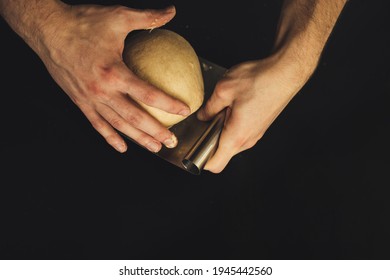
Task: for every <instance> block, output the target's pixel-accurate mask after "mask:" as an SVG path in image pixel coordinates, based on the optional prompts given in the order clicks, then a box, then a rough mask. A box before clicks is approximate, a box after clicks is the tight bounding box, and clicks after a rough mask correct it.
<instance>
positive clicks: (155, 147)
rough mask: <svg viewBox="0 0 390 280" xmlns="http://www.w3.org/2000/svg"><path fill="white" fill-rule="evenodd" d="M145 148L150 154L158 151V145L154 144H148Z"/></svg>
mask: <svg viewBox="0 0 390 280" xmlns="http://www.w3.org/2000/svg"><path fill="white" fill-rule="evenodd" d="M146 148H147V149H148V150H149V151H151V152H152V153H157V152H158V151H160V145H159V144H158V143H156V142H150V143H148V144H146Z"/></svg>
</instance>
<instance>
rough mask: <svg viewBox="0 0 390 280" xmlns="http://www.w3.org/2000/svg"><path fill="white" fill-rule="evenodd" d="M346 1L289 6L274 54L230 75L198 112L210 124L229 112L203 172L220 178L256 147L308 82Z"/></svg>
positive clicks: (308, 0)
mask: <svg viewBox="0 0 390 280" xmlns="http://www.w3.org/2000/svg"><path fill="white" fill-rule="evenodd" d="M346 1H347V0H285V1H284V3H283V7H282V11H281V15H280V19H279V25H278V29H277V34H276V35H277V36H276V40H275V44H274V49H273V52H272V54H271V55H270V56H269V57H267V58H265V59H261V60H256V61H249V62H244V63H241V64H239V65H236V66H234V67H232V68H231V69H229V70H228V72H227V73H226V75H225V77H224V78H223V79H222V80H221V81H220V82H219V83H218V84H217V85H216V87H215V90H214V93H213V94H212V96H211V98H210V99H209V100H208V102H207V103H206V105H205V107H203V108H202V109H201V110H200V111H199V112H198V118H199V119H201V120H208V119H210V118H212V117H213V116H215V115H216V114H217V113H218V112H220V111H221V110H223V109H224V108H227V118H226V121H225V127H224V129H223V131H222V134H221V137H220V141H219V146H218V149H217V151H216V153H215V154H214V156H213V157H212V158H211V159H210V160H209V161H208V162H207V164H206V166H205V169H206V170H209V171H211V172H214V173H218V172H221V171H222V170H223V169H224V168H225V166H226V165H227V164H228V162H229V161H230V159H231V158H232V157H233V156H234V155H236V154H237V153H240V152H242V151H244V150H247V149H249V148H251V147H253V146H254V145H255V144H256V143H257V141H258V140H259V139H260V138H261V137H262V136H263V135H264V133H265V132H266V130H267V129H268V127H269V126H270V125H271V124H272V122H273V121H274V120H275V119H276V118H277V116H278V115H279V114H280V112H281V111H282V110H283V109H284V108H285V107H286V106H287V104H288V103H289V101H290V100H291V99H292V98H293V97H294V96H295V95H296V94H297V93H298V91H299V90H300V89H301V88H302V87H303V86H304V84H305V83H306V82H307V81H308V79H309V78H310V76H311V75H312V74H313V72H314V70H315V68H316V67H317V64H318V61H319V59H320V56H321V53H322V51H323V49H324V47H325V44H326V42H327V40H328V38H329V36H330V34H331V31H332V29H333V28H334V26H335V24H336V22H337V19H338V17H339V15H340V13H341V11H342V9H343V7H344V5H345V3H346Z"/></svg>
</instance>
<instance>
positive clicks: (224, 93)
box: [214, 83, 229, 100]
mask: <svg viewBox="0 0 390 280" xmlns="http://www.w3.org/2000/svg"><path fill="white" fill-rule="evenodd" d="M214 94H215V96H216V97H217V98H218V99H222V100H226V99H228V95H229V91H228V88H227V87H226V84H225V83H218V84H217V85H216V86H215V90H214Z"/></svg>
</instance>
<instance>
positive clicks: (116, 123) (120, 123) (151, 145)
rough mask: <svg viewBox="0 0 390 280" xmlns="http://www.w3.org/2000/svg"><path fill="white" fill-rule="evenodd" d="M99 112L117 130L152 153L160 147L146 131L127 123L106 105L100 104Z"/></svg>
mask: <svg viewBox="0 0 390 280" xmlns="http://www.w3.org/2000/svg"><path fill="white" fill-rule="evenodd" d="M98 112H99V114H100V115H101V116H102V117H103V118H104V119H105V120H107V122H108V123H109V124H110V125H111V126H112V127H113V128H115V129H117V130H118V131H120V132H122V133H124V134H125V135H127V136H128V137H129V138H131V139H133V140H134V141H135V142H137V143H138V144H140V145H141V146H143V147H145V148H146V149H148V150H149V151H151V152H153V153H157V152H158V151H160V149H161V143H160V142H158V141H157V140H155V139H154V138H153V137H151V136H150V135H148V134H147V133H145V132H143V131H141V130H139V129H137V128H135V127H132V126H131V125H129V124H128V123H127V122H126V121H125V120H124V119H123V118H122V117H121V116H120V115H118V114H117V113H116V112H115V111H114V110H112V109H111V108H109V107H108V106H106V105H104V104H101V105H100V106H99V109H98Z"/></svg>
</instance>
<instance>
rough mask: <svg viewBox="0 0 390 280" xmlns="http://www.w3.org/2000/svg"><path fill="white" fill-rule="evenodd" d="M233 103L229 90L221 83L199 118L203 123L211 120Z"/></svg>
mask: <svg viewBox="0 0 390 280" xmlns="http://www.w3.org/2000/svg"><path fill="white" fill-rule="evenodd" d="M232 102H233V98H232V97H230V96H229V89H225V86H224V82H223V81H220V82H219V83H218V84H217V85H216V86H215V89H214V92H213V94H212V95H211V97H210V99H209V100H207V102H206V105H205V106H204V107H202V108H201V109H200V110H199V111H198V113H197V117H198V119H199V120H201V121H207V120H210V119H211V118H213V117H214V116H215V115H216V114H218V113H219V112H220V111H222V110H223V109H224V108H226V107H228V106H230V105H231V104H232Z"/></svg>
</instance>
